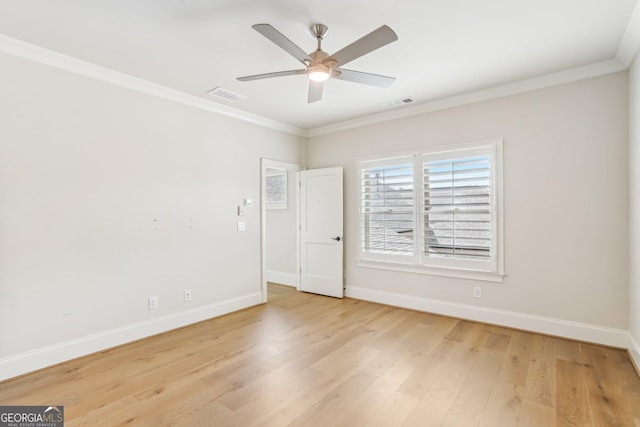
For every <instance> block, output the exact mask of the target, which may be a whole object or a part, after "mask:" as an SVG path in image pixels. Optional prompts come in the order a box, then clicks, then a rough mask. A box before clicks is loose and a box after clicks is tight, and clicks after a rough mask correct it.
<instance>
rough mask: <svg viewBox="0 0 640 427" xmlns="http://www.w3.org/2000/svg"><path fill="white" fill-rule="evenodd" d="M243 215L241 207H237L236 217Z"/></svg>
mask: <svg viewBox="0 0 640 427" xmlns="http://www.w3.org/2000/svg"><path fill="white" fill-rule="evenodd" d="M243 215H244V209H242V206H238V216H243Z"/></svg>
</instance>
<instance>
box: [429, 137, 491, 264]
mask: <svg viewBox="0 0 640 427" xmlns="http://www.w3.org/2000/svg"><path fill="white" fill-rule="evenodd" d="M492 164H493V161H492V158H491V152H490V150H487V149H469V150H459V151H453V152H448V153H437V154H424V155H423V164H422V166H423V185H424V199H423V200H424V202H423V207H424V216H423V218H424V236H423V241H424V243H423V262H424V263H425V264H432V265H443V264H444V265H445V266H460V267H469V266H472V265H474V264H475V265H476V268H481V269H487V270H490V269H492V264H493V261H494V260H495V232H494V224H495V208H494V179H493V177H494V173H493V169H492V168H493V167H492ZM479 263H484V264H487V266H486V267H484V268H482V267H477V266H478V264H479Z"/></svg>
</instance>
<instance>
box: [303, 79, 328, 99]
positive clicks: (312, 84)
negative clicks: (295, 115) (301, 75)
mask: <svg viewBox="0 0 640 427" xmlns="http://www.w3.org/2000/svg"><path fill="white" fill-rule="evenodd" d="M323 89H324V82H316V81H313V80H309V97H308V98H307V103H309V104H311V103H312V102H316V101H320V100H321V99H322V90H323Z"/></svg>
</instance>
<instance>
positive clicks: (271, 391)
mask: <svg viewBox="0 0 640 427" xmlns="http://www.w3.org/2000/svg"><path fill="white" fill-rule="evenodd" d="M269 292H270V293H269V303H268V304H266V305H260V306H256V307H252V308H249V309H246V310H242V311H239V312H236V313H232V314H229V315H226V316H222V317H219V318H215V319H211V320H207V321H204V322H200V323H198V324H194V325H190V326H188V327H185V328H181V329H178V330H175V331H170V332H167V333H164V334H161V335H157V336H154V337H150V338H147V339H144V340H140V341H136V342H133V343H129V344H127V345H123V346H119V347H116V348H113V349H109V350H105V351H101V352H99V353H96V354H93V355H89V356H86V357H82V358H79V359H76V360H72V361H69V362H66V363H63V364H60V365H57V366H53V367H51V368H48V369H44V370H41V371H39V372H34V373H32V374H29V375H25V376H22V377H19V378H15V379H13V380H9V381H4V382H0V405H7V404H14V405H19V404H22V405H42V404H62V405H64V406H65V416H66V420H65V421H66V422H65V425H67V426H89V425H90V426H109V427H111V426H119V425H135V426H136V427H138V426H154V427H163V426H189V427H192V426H211V425H215V426H216V427H218V426H223V427H225V426H234V427H240V426H241V427H250V426H278V427H280V426H287V425H294V426H295V425H304V426H310V427H315V426H321V427H325V426H329V427H333V426H348V427H352V426H364V425H384V426H395V425H402V426H404V427H416V426H420V427H429V426H447V425H449V426H482V427H485V426H498V427H503V426H507V427H511V426H518V427H524V426H526V427H553V426H555V425H558V426H565V425H580V426H600V425H602V426H607V427H608V426H625V427H626V426H636V427H640V378H639V377H638V375H637V373H636V371H635V370H634V368H633V366H632V365H631V362H630V360H629V357H628V356H627V354H626V353H625V352H624V351H621V350H617V349H611V348H605V347H602V346H597V345H592V344H587V343H582V342H576V341H571V340H563V339H560V338H553V337H548V336H543V335H539V334H534V333H529V332H523V331H516V330H511V329H508V328H504V327H499V326H491V325H485V324H481V323H474V322H470V321H466V320H459V319H454V318H450V317H443V316H437V315H434V314H427V313H420V312H416V311H412V310H403V309H398V308H393V307H389V306H384V305H380V304H373V303H368V302H365V301H357V300H353V299H349V298H346V299H342V300H340V299H334V298H326V297H321V296H318V295H312V294H306V293H302V292H297V291H296V290H295V289H293V288H290V287H285V286H277V285H270V286H269Z"/></svg>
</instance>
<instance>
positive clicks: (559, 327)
mask: <svg viewBox="0 0 640 427" xmlns="http://www.w3.org/2000/svg"><path fill="white" fill-rule="evenodd" d="M346 296H348V297H351V298H356V299H361V300H365V301H371V302H377V303H381V304H387V305H392V306H396V307H402V308H409V309H412V310H417V311H424V312H429V313H434V314H441V315H444V316H451V317H457V318H461V319H467V320H473V321H476V322H483V323H490V324H493V325H500V326H506V327H510V328H515V329H522V330H526V331H532V332H538V333H542V334H546V335H553V336H559V337H564V338H570V339H574V340H579V341H587V342H591V343H596V344H602V345H607V346H611V347H618V348H625V349H629V350H630V351H632V350H631V347H632V343H631V342H630V340H631V339H632V338H631V334H630V333H629V332H628V331H626V330H624V329H615V328H608V327H605V326H599V325H591V324H587V323H580V322H572V321H568V320H563V319H555V318H551V317H543V316H535V315H531V314H525V313H516V312H512V311H506V310H497V309H493V308H486V307H478V306H474V305H470V304H460V303H454V302H448V301H440V300H434V299H429V298H420V297H415V296H410V295H402V294H396V293H391V292H384V291H376V290H371V289H366V288H361V287H356V286H347V288H346ZM637 350H638V347H637V344H636V351H637ZM637 361H638V358H637V356H636V363H638V362H637Z"/></svg>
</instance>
